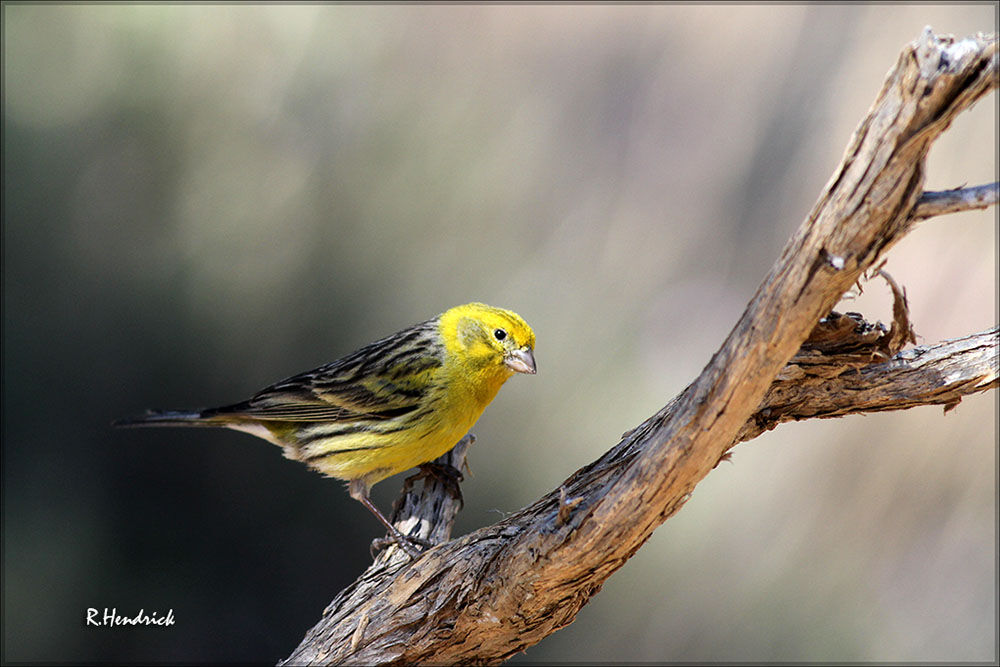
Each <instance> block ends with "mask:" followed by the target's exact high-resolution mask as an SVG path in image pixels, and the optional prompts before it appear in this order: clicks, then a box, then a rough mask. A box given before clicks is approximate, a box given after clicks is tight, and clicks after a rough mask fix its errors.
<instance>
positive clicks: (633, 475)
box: [288, 29, 998, 664]
mask: <svg viewBox="0 0 1000 667" xmlns="http://www.w3.org/2000/svg"><path fill="white" fill-rule="evenodd" d="M997 71H998V56H997V40H996V36H982V35H980V36H977V37H975V38H970V39H966V40H962V41H959V42H954V40H952V39H951V38H947V37H938V36H935V35H933V34H932V33H931V32H930V31H929V29H928V30H926V31H925V32H924V34H923V35H921V37H920V38H919V39H918V40H917V41H916V42H914V43H912V44H910V45H908V46H907V47H906V48H905V49H904V50H903V52H902V54H901V55H900V57H899V60H898V62H897V64H896V66H895V67H894V68H893V69H892V71H891V72H890V73H889V75H888V78H887V79H886V81H885V83H884V85H883V88H882V90H881V92H880V93H879V95H878V98H877V99H876V101H875V103H874V104H873V106H872V108H871V110H870V111H869V113H868V115H867V117H866V118H865V119H864V120H863V121H862V122H861V124H860V125H859V127H858V129H857V130H856V131H855V133H854V135H853V137H852V139H851V142H850V145H849V146H848V148H847V151H846V153H845V155H844V158H843V161H842V163H841V165H840V166H839V167H838V169H837V171H836V172H835V174H834V176H833V177H832V178H831V179H830V181H829V183H828V184H827V186H826V189H825V191H824V192H823V194H822V195H821V196H820V198H819V201H818V202H817V203H816V205H815V207H814V208H813V210H812V212H811V213H810V214H809V216H808V218H807V219H806V221H805V222H804V223H803V224H802V226H801V228H800V229H799V230H798V232H797V233H796V234H795V236H794V237H793V238H792V239H791V240H790V241H789V243H788V244H787V246H786V247H785V250H784V252H783V253H782V255H781V258H780V259H779V260H778V262H777V263H776V264H775V266H774V268H773V269H772V270H771V272H770V274H769V275H768V276H767V277H766V278H765V280H764V281H763V283H762V284H761V285H760V287H759V288H758V290H757V293H756V294H755V295H754V297H753V299H752V300H751V301H750V303H749V305H748V306H747V308H746V310H745V312H744V313H743V315H742V317H741V318H740V320H739V322H737V324H736V326H735V327H734V328H733V330H732V332H731V333H730V335H729V337H728V338H727V339H726V341H725V342H724V343H723V345H722V348H721V349H720V350H719V351H718V352H717V353H716V354H715V355H714V356H713V358H712V360H711V361H710V362H709V364H708V366H706V367H705V369H704V370H703V371H702V373H701V375H699V377H698V378H697V379H696V380H695V381H694V382H693V383H692V384H691V385H690V386H689V387H688V388H687V389H686V390H685V391H684V392H683V393H682V394H681V395H680V396H678V397H677V398H676V399H674V400H673V401H671V402H670V403H669V404H668V405H667V406H665V407H664V408H663V409H662V410H660V411H659V412H658V413H657V414H655V415H653V416H652V417H650V418H649V419H648V420H646V422H644V423H643V424H641V425H640V426H639V427H637V428H636V429H633V430H632V431H630V432H629V433H627V434H626V435H625V436H624V437H623V439H622V441H621V442H620V443H618V445H616V446H615V447H613V448H612V449H611V450H610V451H608V452H607V453H606V454H604V455H603V456H602V457H601V458H600V459H599V460H597V461H595V462H594V463H592V464H590V465H588V466H586V467H585V468H583V469H581V470H579V471H577V472H576V473H574V474H573V475H572V476H571V477H570V478H569V479H567V480H566V481H565V482H564V483H563V484H562V485H561V487H560V488H559V489H558V490H556V491H552V492H551V493H549V494H548V495H546V496H545V497H543V498H542V499H540V500H539V501H537V502H536V503H534V504H533V505H531V506H529V507H526V508H524V509H522V510H520V511H519V512H517V513H515V514H513V515H511V516H509V517H507V518H506V519H504V520H503V521H501V522H499V523H497V524H494V525H492V526H487V527H485V528H482V529H480V530H477V531H475V532H473V533H471V534H469V535H465V536H463V537H459V538H457V539H455V540H452V541H449V542H445V543H443V544H440V545H439V546H437V547H435V548H433V549H431V550H429V551H428V552H426V553H424V554H422V555H421V557H420V558H419V559H417V560H416V561H412V562H411V561H409V560H408V559H406V558H405V556H403V555H401V554H399V553H397V550H396V549H395V548H394V547H390V548H389V549H387V550H386V552H385V553H383V554H382V555H381V556H380V557H379V558H378V559H377V560H376V562H375V563H374V564H373V565H372V567H371V568H369V569H368V570H367V571H366V572H365V573H364V574H363V575H362V576H361V577H360V578H359V579H358V580H357V581H355V582H354V583H353V584H352V585H351V586H349V587H348V588H347V589H345V590H344V591H343V592H341V593H340V594H339V595H338V596H337V597H336V598H335V599H334V600H333V602H332V603H331V604H330V606H329V607H328V608H327V609H326V611H325V612H324V614H323V618H322V619H321V620H320V621H319V623H317V625H316V626H315V627H314V628H312V629H311V630H310V631H309V633H308V634H307V635H306V637H305V638H304V639H303V641H302V643H301V645H300V646H299V647H298V648H296V649H295V651H294V652H293V653H292V655H291V656H290V657H289V658H288V661H289V662H293V663H301V662H331V663H345V662H348V663H365V664H374V663H418V662H435V663H457V662H490V663H495V662H499V661H502V660H504V659H505V658H507V657H509V656H511V655H513V654H515V653H517V652H519V651H521V650H523V649H524V648H526V647H528V646H530V645H532V644H534V643H536V642H538V641H539V640H541V639H542V638H544V637H546V636H547V635H548V634H551V633H552V632H554V631H555V630H556V629H558V628H560V627H562V626H564V625H567V624H568V623H571V622H572V621H573V619H574V617H575V615H576V613H577V612H578V611H579V609H580V608H581V607H582V606H583V605H584V604H586V602H587V601H588V600H589V599H590V597H591V596H593V595H594V594H595V593H596V592H597V591H598V590H599V589H600V587H601V585H602V584H603V583H604V581H605V580H606V579H607V578H608V577H609V576H610V575H611V574H612V573H614V572H615V571H616V570H617V569H618V568H619V567H621V566H622V565H623V564H624V563H625V562H626V561H627V560H628V558H630V557H631V556H632V554H634V553H635V551H636V550H637V549H638V548H639V547H640V546H642V544H643V543H644V542H645V541H646V540H647V539H648V538H649V536H650V535H651V533H652V531H653V530H654V529H655V528H656V527H657V526H659V525H660V524H661V523H663V522H664V521H665V520H666V519H667V518H669V517H670V516H671V515H673V514H674V513H675V512H677V511H678V510H679V509H680V508H681V506H682V505H683V504H684V502H686V500H687V498H688V497H690V493H691V491H692V490H693V489H694V486H695V485H696V484H697V483H698V482H699V481H700V480H701V479H702V478H704V477H705V475H707V474H708V473H709V472H710V471H711V470H712V468H713V467H714V466H715V465H716V464H717V463H718V461H719V460H720V459H721V458H722V457H723V456H724V455H725V453H726V451H727V450H728V449H729V448H730V447H732V446H733V444H734V443H735V442H736V441H737V440H738V439H744V438H746V437H753V435H755V433H754V432H753V431H754V429H756V432H758V433H759V432H760V431H761V430H763V429H766V428H770V427H771V426H772V425H773V424H776V423H778V422H780V421H787V420H789V419H797V418H805V417H808V416H835V415H836V414H846V413H848V412H852V411H857V410H880V409H881V410H884V409H896V408H903V407H909V405H912V404H917V403H927V402H942V401H943V402H944V403H945V404H946V405H950V404H953V403H954V402H955V401H956V400H957V399H959V398H960V397H961V396H963V395H966V394H968V393H971V392H972V391H981V390H983V389H985V388H987V387H990V386H995V385H996V376H997V370H996V341H995V338H996V335H995V332H987V333H986V334H981V335H980V336H978V337H970V338H969V339H963V340H964V341H966V342H965V343H963V342H961V341H952V342H951V343H947V344H942V345H940V346H931V347H930V348H927V349H925V350H923V351H922V352H918V351H917V350H911V351H910V352H906V353H902V354H900V353H899V352H898V348H899V347H902V344H903V343H905V342H906V341H907V340H908V339H910V338H911V337H912V331H911V329H910V328H909V322H908V319H907V318H906V317H905V316H902V317H901V316H900V315H899V313H898V312H897V313H895V314H894V324H893V328H892V329H891V330H890V331H889V332H884V331H878V332H877V334H878V335H868V334H866V332H865V329H866V327H873V326H874V325H862V324H861V323H860V322H858V321H857V320H856V319H855V318H854V317H853V316H836V317H835V316H834V315H833V314H832V313H831V309H832V307H833V306H834V305H835V304H836V303H837V301H838V300H839V299H840V297H841V295H843V294H844V293H845V292H846V291H847V290H848V289H849V288H850V287H851V286H852V285H853V284H854V283H855V282H856V281H857V280H858V279H859V278H860V277H861V275H862V273H863V272H865V271H866V270H869V269H871V268H873V267H874V266H875V265H876V264H877V263H878V262H879V261H880V259H881V258H882V257H883V256H884V255H885V253H886V252H887V251H888V249H889V248H890V247H891V246H892V245H893V244H895V243H896V242H897V241H899V239H901V238H902V237H903V236H904V235H905V234H906V233H907V231H908V230H909V229H910V228H911V226H912V223H913V221H914V220H915V219H916V218H917V217H919V215H918V204H919V203H920V201H921V195H922V185H923V173H924V162H925V160H926V157H927V153H928V150H929V149H930V146H931V144H932V143H933V141H934V140H935V139H936V138H937V137H938V136H939V135H940V134H941V133H942V132H943V131H944V130H945V129H947V128H948V126H949V125H950V123H951V122H952V120H953V119H954V118H955V117H956V116H957V114H958V113H960V112H961V111H962V110H963V109H966V108H968V107H969V106H971V105H972V104H973V103H974V102H975V101H976V100H977V99H979V98H980V97H982V96H983V95H984V94H985V93H986V92H988V91H989V90H991V89H993V88H995V87H996V86H997ZM928 210H929V209H928ZM897 291H898V290H897V289H895V288H894V292H897ZM899 296H900V295H897V306H898V305H899V301H900V298H899ZM904 307H905V301H904ZM840 320H845V322H846V323H847V324H849V325H850V326H849V327H845V326H843V324H844V323H841V322H839V321H840ZM817 322H819V323H820V325H819V326H817ZM904 323H905V328H904V326H903V324H904ZM875 328H876V329H877V328H878V327H875ZM858 329H860V332H858V331H857V330H858ZM847 333H851V336H854V337H857V336H858V335H860V336H861V339H862V340H860V341H857V340H855V341H854V343H858V345H855V346H854V348H853V349H851V348H845V347H844V345H843V342H844V341H843V340H839V339H843V338H844V337H845V334H847ZM868 333H870V332H868ZM811 334H812V335H811ZM848 338H850V336H848ZM838 340H839V342H838ZM865 346H868V348H870V349H866V348H865ZM816 352H819V354H820V356H826V357H837V356H838V355H839V356H840V358H838V359H835V360H834V362H833V364H832V365H830V364H827V363H825V362H824V363H815V362H818V361H819V360H820V358H819V357H817V355H816V354H815V353H816ZM859 355H860V356H859ZM826 361H827V362H828V361H830V359H829V358H828V359H826ZM793 368H794V369H797V370H791V369H793ZM958 369H960V370H958ZM783 371H784V372H783ZM845 371H846V372H845ZM799 373H801V377H795V376H796V375H798V374H799ZM908 374H913V375H908ZM954 374H958V375H956V377H958V378H959V379H958V380H957V381H953V378H952V376H953V375H954ZM855 376H860V378H861V379H860V380H859V379H858V377H855ZM866 377H867V378H868V382H866V381H865V378H866ZM817 378H818V379H817ZM961 378H966V379H965V380H962V379H961ZM877 381H886V382H889V383H890V384H889V385H886V387H889V390H886V389H885V388H883V390H882V391H880V390H879V389H878V388H877V387H874V386H872V384H873V383H876V382H877ZM782 383H786V384H785V385H782ZM826 383H829V384H826ZM837 383H839V384H837ZM852 383H853V384H852ZM810 385H811V386H810ZM782 386H785V387H786V389H779V388H780V387H782ZM907 386H910V387H911V389H912V391H911V392H910V393H909V394H908V396H909V398H906V397H905V396H904V397H903V398H902V399H900V396H896V397H895V398H893V396H892V395H891V391H892V389H894V388H901V387H907ZM857 387H862V388H864V389H866V390H870V395H868V396H865V397H864V398H863V401H864V402H862V401H860V400H859V401H858V402H851V401H847V402H840V403H838V402H834V403H833V404H826V403H824V402H823V401H822V399H820V398H819V397H818V396H819V395H821V394H822V393H823V392H825V391H826V389H827V388H833V389H837V388H840V389H843V390H844V391H841V392H840V395H841V396H846V395H848V394H849V391H848V390H850V389H852V388H857ZM941 387H947V388H946V389H944V390H941ZM792 389H794V390H795V391H796V392H799V393H798V394H795V395H791V394H792V393H793V392H792ZM776 392H777V393H776ZM921 392H923V393H921ZM904 393H905V392H904ZM788 399H791V400H788ZM900 400H902V402H899V401H900ZM768 401H770V402H768ZM894 406H895V407H894ZM810 412H812V414H809V413H810ZM748 422H749V423H750V424H752V427H751V430H749V431H748V430H746V429H747V425H748ZM432 522H433V519H431V520H430V521H429V522H415V523H416V525H414V523H411V524H410V525H409V527H410V528H414V527H417V528H419V529H420V530H421V531H422V532H423V531H427V532H428V534H429V532H430V530H435V529H437V527H435V526H433V525H431V523H432ZM449 525H450V524H449ZM446 532H447V531H445V533H446Z"/></svg>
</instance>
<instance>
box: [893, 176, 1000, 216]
mask: <svg viewBox="0 0 1000 667" xmlns="http://www.w3.org/2000/svg"><path fill="white" fill-rule="evenodd" d="M998 198H1000V183H997V182H994V183H990V184H989V185H978V186H976V187H974V188H955V189H954V190H945V191H943V192H925V193H924V194H922V195H920V200H919V201H918V202H917V206H916V208H915V209H913V215H912V216H911V217H912V218H913V219H914V220H926V219H927V218H933V217H934V216H935V215H945V214H946V213H958V212H960V211H973V210H975V209H977V208H987V207H989V206H995V205H996V203H997V199H998Z"/></svg>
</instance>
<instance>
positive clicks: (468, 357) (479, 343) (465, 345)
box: [440, 303, 535, 382]
mask: <svg viewBox="0 0 1000 667" xmlns="http://www.w3.org/2000/svg"><path fill="white" fill-rule="evenodd" d="M440 327H441V335H442V337H443V338H444V343H445V346H446V347H447V348H448V352H449V354H450V355H453V357H454V358H456V359H459V360H461V362H460V363H461V364H462V365H463V366H465V367H466V368H467V369H468V370H469V371H471V372H473V373H475V374H480V373H484V374H487V375H492V376H495V377H498V378H502V380H501V382H502V381H503V380H506V379H507V378H508V377H510V376H511V375H513V374H514V373H531V374H534V372H535V356H534V352H535V332H534V331H532V330H531V327H529V326H528V323H527V322H525V321H524V320H523V319H522V318H521V316H520V315H518V314H517V313H515V312H512V311H509V310H504V309H503V308H494V307H493V306H487V305H486V304H485V303H467V304H465V305H464V306H455V307H454V308H452V309H450V310H447V311H445V312H444V313H442V314H441V317H440Z"/></svg>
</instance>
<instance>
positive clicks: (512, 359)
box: [503, 347, 535, 375]
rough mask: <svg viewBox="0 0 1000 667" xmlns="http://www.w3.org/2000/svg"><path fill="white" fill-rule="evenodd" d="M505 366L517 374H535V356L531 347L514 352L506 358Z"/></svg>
mask: <svg viewBox="0 0 1000 667" xmlns="http://www.w3.org/2000/svg"><path fill="white" fill-rule="evenodd" d="M503 363H504V365H505V366H506V367H507V368H509V369H510V370H512V371H514V372H515V373H528V374H529V375H534V374H535V355H533V354H532V353H531V348H530V347H522V348H521V349H520V350H513V351H512V352H511V353H510V354H508V355H507V356H506V357H504V360H503Z"/></svg>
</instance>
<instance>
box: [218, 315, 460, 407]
mask: <svg viewBox="0 0 1000 667" xmlns="http://www.w3.org/2000/svg"><path fill="white" fill-rule="evenodd" d="M420 326H422V325H418V327H420ZM418 327H413V328H411V329H410V330H405V331H402V332H400V333H398V334H395V335H394V336H390V337H389V338H385V339H382V340H380V341H376V342H374V343H371V344H369V345H367V346H365V347H363V348H361V349H360V350H358V351H357V352H354V353H352V354H350V355H348V356H346V357H343V358H341V359H338V360H337V361H334V362H332V363H329V364H327V365H325V366H321V367H319V368H317V369H315V370H311V371H307V372H305V373H300V374H299V375H295V376H293V377H290V378H288V379H286V380H282V381H281V382H277V383H275V384H273V385H271V386H270V387H267V388H265V389H262V390H261V391H259V392H257V394H255V395H254V396H253V397H252V398H251V399H250V400H248V401H244V402H242V403H238V404H236V405H231V406H227V407H225V408H220V409H219V412H225V413H227V414H239V415H240V416H246V417H250V418H252V419H260V420H268V421H308V422H351V421H358V420H373V419H374V420H381V419H393V418H396V417H400V416H402V415H405V414H407V413H410V412H413V411H414V410H416V409H417V408H418V407H420V404H421V402H422V401H423V399H424V398H425V396H426V395H427V392H428V390H429V388H430V386H431V384H432V382H433V379H434V370H435V369H437V368H438V367H439V366H441V364H442V361H441V358H440V355H439V354H435V353H433V348H429V347H428V346H427V345H426V344H425V338H426V331H424V330H421V329H418ZM411 332H413V333H411ZM418 333H419V334H424V335H423V336H421V335H417V334H418Z"/></svg>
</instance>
